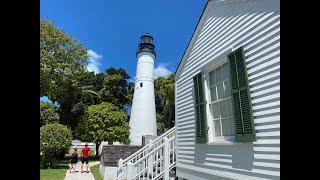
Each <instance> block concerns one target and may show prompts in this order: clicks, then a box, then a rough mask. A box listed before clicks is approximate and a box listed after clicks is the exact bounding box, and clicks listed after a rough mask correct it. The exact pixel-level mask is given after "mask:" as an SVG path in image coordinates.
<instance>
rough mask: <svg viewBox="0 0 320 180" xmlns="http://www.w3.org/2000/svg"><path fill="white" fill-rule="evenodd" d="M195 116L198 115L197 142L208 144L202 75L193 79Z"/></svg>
mask: <svg viewBox="0 0 320 180" xmlns="http://www.w3.org/2000/svg"><path fill="white" fill-rule="evenodd" d="M193 85H194V96H195V98H194V100H195V111H196V113H195V115H196V142H197V143H206V142H207V123H206V118H205V117H206V116H205V101H204V98H203V87H202V78H201V73H199V74H197V75H196V76H194V77H193Z"/></svg>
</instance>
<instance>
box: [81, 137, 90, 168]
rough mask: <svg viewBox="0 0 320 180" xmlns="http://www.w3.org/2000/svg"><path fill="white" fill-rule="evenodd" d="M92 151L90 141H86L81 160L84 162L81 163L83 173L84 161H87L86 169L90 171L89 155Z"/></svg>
mask: <svg viewBox="0 0 320 180" xmlns="http://www.w3.org/2000/svg"><path fill="white" fill-rule="evenodd" d="M90 153H91V149H90V148H89V147H88V143H86V144H85V145H84V148H83V149H82V150H81V156H82V158H81V162H82V164H81V173H83V164H84V162H86V170H87V173H89V171H88V167H89V164H88V157H89V155H90Z"/></svg>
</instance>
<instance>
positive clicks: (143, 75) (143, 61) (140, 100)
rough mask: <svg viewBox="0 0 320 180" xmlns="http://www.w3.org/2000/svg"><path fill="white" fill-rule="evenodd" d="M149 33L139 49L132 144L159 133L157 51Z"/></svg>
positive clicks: (144, 36)
mask: <svg viewBox="0 0 320 180" xmlns="http://www.w3.org/2000/svg"><path fill="white" fill-rule="evenodd" d="M152 40H153V38H152V36H150V35H149V34H148V33H146V34H145V35H143V36H142V37H141V43H140V44H139V47H138V50H137V54H136V56H137V59H138V63H137V74H136V81H135V87H134V88H135V89H134V95H133V101H132V107H131V115H130V122H129V125H130V140H131V143H130V144H131V145H138V146H141V145H142V136H145V135H151V136H156V135H157V125H156V107H155V98H154V82H153V81H154V80H153V70H154V60H155V57H156V52H155V50H154V45H153V44H152Z"/></svg>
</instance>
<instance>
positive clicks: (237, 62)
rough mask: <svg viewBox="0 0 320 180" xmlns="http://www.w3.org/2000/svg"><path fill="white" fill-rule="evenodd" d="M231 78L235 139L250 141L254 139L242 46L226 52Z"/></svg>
mask: <svg viewBox="0 0 320 180" xmlns="http://www.w3.org/2000/svg"><path fill="white" fill-rule="evenodd" d="M228 62H229V67H230V78H231V83H230V84H231V94H232V100H233V109H234V122H235V140H236V141H239V142H250V141H255V140H256V135H255V128H254V121H253V113H252V105H251V98H250V90H249V83H248V75H247V68H246V63H245V58H244V53H243V48H242V47H240V48H238V49H237V50H235V51H233V52H231V53H230V54H228Z"/></svg>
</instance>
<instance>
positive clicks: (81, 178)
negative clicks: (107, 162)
mask: <svg viewBox="0 0 320 180" xmlns="http://www.w3.org/2000/svg"><path fill="white" fill-rule="evenodd" d="M97 164H100V162H99V161H96V162H89V173H86V172H83V173H81V162H78V163H77V165H76V170H75V172H74V173H70V170H69V169H68V170H67V173H66V176H65V178H64V180H95V179H94V176H93V174H92V173H91V170H90V167H91V166H94V165H97ZM83 170H84V171H85V170H86V167H85V164H84V165H83Z"/></svg>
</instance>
